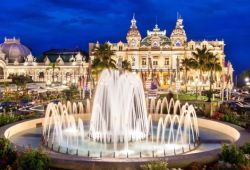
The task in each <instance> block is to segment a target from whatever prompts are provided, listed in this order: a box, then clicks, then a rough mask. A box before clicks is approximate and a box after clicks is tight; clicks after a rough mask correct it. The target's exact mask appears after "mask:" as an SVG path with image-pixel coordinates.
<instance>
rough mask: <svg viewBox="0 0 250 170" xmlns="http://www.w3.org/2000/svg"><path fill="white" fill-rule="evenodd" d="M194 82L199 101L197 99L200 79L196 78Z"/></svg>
mask: <svg viewBox="0 0 250 170" xmlns="http://www.w3.org/2000/svg"><path fill="white" fill-rule="evenodd" d="M194 82H195V98H196V100H197V98H198V82H199V80H198V78H195V79H194Z"/></svg>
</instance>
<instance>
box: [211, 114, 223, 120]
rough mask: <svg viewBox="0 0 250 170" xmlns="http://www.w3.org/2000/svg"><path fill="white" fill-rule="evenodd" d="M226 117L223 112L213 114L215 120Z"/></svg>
mask: <svg viewBox="0 0 250 170" xmlns="http://www.w3.org/2000/svg"><path fill="white" fill-rule="evenodd" d="M223 117H224V113H221V112H215V113H214V114H213V116H212V119H214V120H221V119H223Z"/></svg>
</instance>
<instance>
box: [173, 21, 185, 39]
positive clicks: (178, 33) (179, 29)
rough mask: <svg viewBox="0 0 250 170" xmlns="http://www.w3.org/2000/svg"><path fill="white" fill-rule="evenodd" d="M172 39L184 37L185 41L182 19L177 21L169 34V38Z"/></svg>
mask: <svg viewBox="0 0 250 170" xmlns="http://www.w3.org/2000/svg"><path fill="white" fill-rule="evenodd" d="M174 37H177V38H178V37H184V38H185V39H187V36H186V32H185V30H184V26H183V19H182V18H178V19H177V22H176V26H175V29H174V30H173V32H172V34H171V38H174Z"/></svg>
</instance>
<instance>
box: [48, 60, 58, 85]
mask: <svg viewBox="0 0 250 170" xmlns="http://www.w3.org/2000/svg"><path fill="white" fill-rule="evenodd" d="M50 69H52V82H53V83H54V80H55V70H56V69H58V70H60V67H59V66H57V63H56V62H54V63H50V64H49V67H47V68H46V70H50Z"/></svg>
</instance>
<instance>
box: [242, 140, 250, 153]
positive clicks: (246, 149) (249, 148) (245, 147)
mask: <svg viewBox="0 0 250 170" xmlns="http://www.w3.org/2000/svg"><path fill="white" fill-rule="evenodd" d="M240 150H242V152H244V154H250V143H246V144H244V145H243V146H241V147H240Z"/></svg>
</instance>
